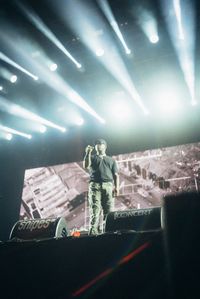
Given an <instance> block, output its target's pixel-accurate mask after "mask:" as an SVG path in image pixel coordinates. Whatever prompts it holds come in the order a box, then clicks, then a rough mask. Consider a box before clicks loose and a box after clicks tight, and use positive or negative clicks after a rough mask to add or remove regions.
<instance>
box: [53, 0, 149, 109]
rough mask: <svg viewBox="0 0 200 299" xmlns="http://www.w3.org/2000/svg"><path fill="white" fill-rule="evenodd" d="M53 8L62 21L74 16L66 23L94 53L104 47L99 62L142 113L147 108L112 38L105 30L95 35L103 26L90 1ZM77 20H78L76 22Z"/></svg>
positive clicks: (74, 2)
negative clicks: (65, 7) (99, 34)
mask: <svg viewBox="0 0 200 299" xmlns="http://www.w3.org/2000/svg"><path fill="white" fill-rule="evenodd" d="M55 9H60V11H59V13H60V15H61V16H62V17H63V21H65V22H68V15H67V14H69V15H73V16H74V18H73V19H71V18H70V21H69V23H68V26H70V27H71V28H72V30H74V31H75V32H76V34H77V35H78V36H80V37H81V40H82V41H83V43H84V44H85V45H86V46H87V47H88V48H89V49H90V50H91V51H92V53H94V54H95V53H96V49H99V48H102V49H104V52H105V53H104V55H103V59H102V57H101V59H100V60H99V61H100V63H102V64H103V66H104V67H105V68H106V69H107V71H108V72H109V73H111V75H112V76H113V77H114V78H115V79H116V80H117V81H118V82H119V83H120V84H121V85H122V86H123V87H124V88H125V89H126V91H127V92H128V93H129V94H130V95H131V97H132V99H133V100H134V101H135V102H136V103H137V104H138V105H139V106H140V108H141V109H142V110H143V112H144V113H147V109H146V107H145V106H144V103H143V101H142V99H141V97H140V95H139V93H138V91H137V89H136V87H135V85H134V84H133V82H132V79H131V77H130V75H129V73H128V71H127V68H126V66H125V64H124V62H123V60H122V58H121V56H120V53H119V51H118V49H117V47H116V46H115V44H114V41H113V39H112V38H111V36H110V35H109V33H108V32H107V31H106V28H105V30H104V34H103V36H102V37H101V38H99V36H97V34H96V31H97V29H99V28H104V27H105V26H104V22H103V20H102V19H101V17H100V15H98V14H94V13H93V10H92V3H90V5H88V2H87V1H79V2H78V1H71V0H70V1H68V2H67V9H64V8H63V6H62V5H60V6H59V7H56V6H55ZM77 20H79V21H78V22H77Z"/></svg>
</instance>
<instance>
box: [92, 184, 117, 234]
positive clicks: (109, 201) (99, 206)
mask: <svg viewBox="0 0 200 299" xmlns="http://www.w3.org/2000/svg"><path fill="white" fill-rule="evenodd" d="M88 201H89V213H90V229H89V234H91V235H97V234H99V233H101V229H100V216H101V211H102V210H103V223H104V222H105V218H106V216H107V214H108V213H109V212H111V211H112V210H113V209H114V197H113V183H111V182H104V183H95V182H90V183H89V191H88Z"/></svg>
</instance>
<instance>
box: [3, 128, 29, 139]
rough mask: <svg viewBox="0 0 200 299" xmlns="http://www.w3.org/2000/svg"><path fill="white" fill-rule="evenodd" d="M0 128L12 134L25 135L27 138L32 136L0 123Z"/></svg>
mask: <svg viewBox="0 0 200 299" xmlns="http://www.w3.org/2000/svg"><path fill="white" fill-rule="evenodd" d="M0 130H2V131H4V132H8V133H10V134H14V135H19V136H22V137H25V138H27V139H31V138H32V136H31V135H30V134H26V133H24V132H21V131H17V130H15V129H12V128H8V127H6V126H2V125H0Z"/></svg>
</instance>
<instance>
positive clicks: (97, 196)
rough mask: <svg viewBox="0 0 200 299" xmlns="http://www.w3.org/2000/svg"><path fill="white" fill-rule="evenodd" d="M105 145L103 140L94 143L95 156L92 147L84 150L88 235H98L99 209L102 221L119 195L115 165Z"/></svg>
mask: <svg viewBox="0 0 200 299" xmlns="http://www.w3.org/2000/svg"><path fill="white" fill-rule="evenodd" d="M106 149H107V143H106V141H105V140H104V139H98V140H96V142H95V151H96V154H94V155H92V151H93V150H94V147H93V146H90V145H88V146H87V147H86V149H85V157H84V161H83V167H84V168H85V169H88V170H89V173H90V182H89V190H88V201H89V212H90V230H89V234H91V235H97V234H99V233H100V229H99V220H100V215H101V209H102V210H103V220H104V222H105V218H106V216H107V214H108V213H109V212H111V211H112V210H113V208H114V196H117V195H118V194H119V175H118V169H117V163H116V161H115V160H114V159H113V158H112V157H109V156H107V155H106Z"/></svg>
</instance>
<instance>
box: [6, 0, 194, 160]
mask: <svg viewBox="0 0 200 299" xmlns="http://www.w3.org/2000/svg"><path fill="white" fill-rule="evenodd" d="M73 1H74V2H82V4H83V3H84V4H87V5H88V6H89V7H91V13H92V15H93V16H97V15H100V17H101V19H102V20H103V21H104V23H102V24H103V25H102V26H103V27H102V28H98V26H97V27H96V31H97V32H103V35H104V33H105V32H106V31H108V32H109V34H110V36H111V38H112V41H113V43H114V44H115V45H116V46H117V48H118V51H119V53H120V56H121V58H122V60H123V63H124V65H125V67H126V69H127V71H128V73H129V75H130V77H131V79H132V82H134V84H135V86H136V88H137V90H138V92H139V94H140V95H141V98H142V99H143V102H144V104H145V106H146V107H147V108H148V109H149V110H150V111H151V113H150V115H148V116H145V115H144V114H143V112H142V111H141V109H140V108H139V107H138V105H137V104H136V103H135V102H134V100H133V99H131V98H130V95H129V94H128V93H127V91H126V90H125V89H124V87H123V86H122V84H120V83H119V82H118V80H116V78H114V76H113V75H111V74H110V73H109V71H108V70H107V69H106V68H105V67H104V66H103V65H102V64H101V63H100V60H101V59H103V57H101V58H98V57H96V56H95V55H94V53H92V52H91V51H90V50H89V49H88V48H87V47H86V45H85V44H84V43H83V39H84V37H81V36H78V35H77V33H75V32H73V30H72V29H71V28H70V26H67V22H64V20H63V19H62V18H61V17H60V15H59V13H58V12H59V11H60V10H59V9H65V10H66V18H68V19H67V21H68V23H70V21H71V20H72V19H76V18H77V16H76V15H73V14H70V12H69V10H68V5H69V3H70V2H71V0H69V1H68V0H65V1H64V0H57V1H55V0H41V1H35V0H26V1H23V2H21V3H23V4H24V5H25V6H26V7H28V8H30V9H31V10H33V11H34V12H35V13H36V14H37V15H38V16H39V18H40V19H41V20H42V21H43V23H44V24H45V25H46V26H47V27H48V28H49V29H50V30H51V31H52V32H53V33H54V35H55V36H56V37H57V38H58V39H59V41H60V42H61V43H62V44H63V45H64V46H65V47H66V49H67V50H68V51H69V52H70V53H71V54H72V55H73V56H74V57H75V58H76V59H77V60H78V61H79V62H81V64H82V65H83V69H82V70H78V69H77V68H76V66H75V65H74V64H73V63H72V61H71V60H70V59H69V58H67V57H66V56H65V55H64V54H63V53H62V52H61V51H60V50H59V49H58V48H57V47H56V46H55V45H54V44H53V43H52V42H51V41H50V40H49V39H48V38H47V37H46V36H45V35H44V34H43V33H42V32H41V31H39V30H38V29H37V28H36V27H35V26H34V25H33V24H32V23H31V22H30V20H28V18H27V17H26V16H25V15H24V14H23V13H22V11H21V9H20V7H19V5H18V1H10V0H5V1H1V10H0V41H1V42H0V52H2V53H4V54H5V55H7V56H8V57H9V58H11V59H12V60H14V61H15V62H17V63H18V64H20V65H21V66H23V67H24V68H26V69H28V70H29V71H30V72H33V71H32V66H31V65H28V63H27V61H26V60H25V59H24V56H23V55H21V54H22V53H21V52H20V48H19V46H20V45H21V43H23V41H24V49H23V51H24V52H25V53H26V55H27V56H29V57H30V58H32V59H35V60H37V57H38V56H37V53H38V52H39V53H45V57H49V58H50V59H51V60H52V61H54V62H56V63H57V65H58V70H57V72H58V74H59V76H61V77H62V78H63V79H64V81H65V82H66V83H67V84H69V85H70V86H71V87H72V88H73V89H74V90H76V91H77V92H78V93H79V94H80V95H81V96H82V97H83V98H84V99H85V100H86V102H87V103H88V104H89V105H90V106H91V107H92V108H93V109H94V110H95V111H96V112H97V113H98V114H99V115H100V116H102V117H103V118H105V119H106V124H105V125H102V124H100V123H98V121H97V120H96V119H95V118H94V117H93V116H91V115H89V114H88V113H87V112H85V111H83V110H82V109H81V108H76V109H77V111H78V112H79V113H80V114H81V115H82V117H83V118H84V120H85V123H84V125H83V126H82V127H77V126H72V125H70V126H69V130H68V132H67V133H66V134H63V133H61V132H59V131H57V130H55V129H49V130H48V132H47V133H46V134H44V135H41V134H40V133H33V139H32V140H24V138H22V137H20V136H19V137H15V139H14V140H12V142H8V141H3V140H2V141H1V145H2V144H4V145H5V144H6V145H5V148H6V150H9V151H12V152H13V151H15V152H16V151H18V153H19V155H21V154H20V153H23V155H28V152H29V156H30V157H31V158H32V161H34V162H32V163H33V164H34V165H36V164H37V165H40V164H42V163H44V164H45V163H54V162H53V161H50V156H51V157H52V156H54V157H55V155H60V157H61V158H60V159H61V160H65V159H66V152H68V155H69V156H70V158H69V160H74V159H76V158H78V159H79V158H80V157H81V153H82V152H83V148H84V146H85V145H86V144H87V143H91V142H92V141H93V139H94V138H95V137H96V136H98V137H99V136H103V137H104V138H107V139H109V140H110V143H111V145H112V148H111V153H113V154H114V153H117V152H128V151H134V150H139V149H141V148H151V147H156V146H167V145H173V144H175V143H184V142H193V141H195V140H197V139H198V138H199V133H198V131H199V115H200V114H199V112H200V111H199V108H198V105H197V106H196V107H195V108H194V107H191V105H190V101H189V98H190V94H189V90H188V88H187V85H186V84H185V81H184V77H183V73H182V71H181V68H180V66H179V63H178V59H177V55H176V53H175V50H174V48H173V45H172V41H171V39H170V37H169V33H168V31H167V27H166V22H165V21H166V20H165V17H164V15H163V12H162V10H161V2H163V0H161V1H157V0H147V1H142V0H140V1H136V0H132V1H131V0H129V1H128V0H109V1H108V2H109V4H110V7H111V10H112V12H113V15H114V17H115V19H116V21H117V23H118V24H119V27H120V30H121V32H122V34H123V36H124V38H125V40H126V42H127V44H128V45H129V48H130V49H131V50H132V51H133V52H134V54H133V55H130V56H127V55H126V54H125V53H124V50H123V47H122V46H121V44H120V42H119V40H118V38H117V37H116V35H115V34H114V32H113V30H112V28H111V26H109V23H108V21H107V20H106V18H105V16H104V15H103V13H102V11H101V10H100V8H99V6H98V4H97V1H95V0H79V1H78V0H73ZM164 2H165V1H164ZM181 2H188V1H181ZM189 2H192V1H189ZM139 6H140V7H142V8H145V9H147V10H148V11H150V12H152V14H153V15H154V17H155V18H156V20H157V22H158V33H159V37H160V41H159V43H158V44H152V43H150V42H149V40H148V39H147V37H146V36H145V35H144V33H143V31H142V30H141V27H140V26H139V24H138V21H137V15H136V14H134V11H137V9H138V7H139ZM56 7H57V8H59V9H56ZM194 7H195V15H196V22H195V32H196V34H195V80H196V81H195V83H196V99H197V100H200V89H199V86H200V84H199V83H200V76H199V70H200V60H199V50H200V47H199V16H198V11H199V10H198V9H199V1H194ZM77 22H79V19H78V18H77ZM94 26H95V25H94ZM85 35H87V32H85ZM27 41H28V43H27ZM13 45H14V46H13ZM112 63H113V64H115V57H114V56H113V61H112ZM0 67H1V68H3V69H7V70H9V71H10V72H14V73H15V74H16V75H17V76H18V81H17V82H16V84H11V83H10V82H9V81H6V80H5V79H4V78H3V77H1V78H0V85H1V86H3V88H4V89H3V90H2V91H0V95H1V96H2V97H4V98H6V100H8V101H9V103H16V104H19V105H21V106H22V107H24V108H26V109H29V110H30V111H32V112H34V113H36V114H38V115H40V116H41V117H44V118H46V119H48V120H51V121H53V122H55V123H57V124H59V125H60V126H66V124H67V120H66V119H67V118H68V117H69V115H68V113H69V111H71V109H73V107H74V106H75V105H74V104H73V103H71V102H70V101H69V100H67V98H65V97H64V96H63V95H61V94H59V92H58V91H57V90H55V88H53V82H52V83H51V84H52V86H51V85H50V84H47V83H46V82H45V78H40V79H39V80H38V81H34V80H33V79H32V78H30V77H28V76H27V75H26V74H24V73H23V72H21V71H20V70H17V69H16V68H14V67H13V66H10V65H9V64H8V63H7V62H4V61H2V60H0ZM175 80H176V84H177V85H178V86H179V95H180V97H181V101H182V105H183V107H184V112H183V114H182V117H181V119H180V120H179V121H177V120H171V119H170V118H169V119H168V118H167V119H164V118H163V119H162V117H161V116H160V114H159V113H158V112H157V110H156V107H155V99H154V96H155V93H154V94H153V93H151V88H152V84H154V88H158V89H159V87H160V86H161V85H162V87H163V88H164V89H163V94H162V93H161V94H160V97H161V98H162V97H163V101H166V99H165V97H164V93H165V90H166V92H167V91H169V90H171V93H173V88H172V86H170V84H172V85H173V84H174V82H175ZM152 82H153V83H152ZM117 94H123V95H125V97H127V99H128V100H129V102H131V109H133V122H132V123H131V124H130V125H129V126H128V127H127V126H124V124H123V123H120V124H119V123H118V124H117V125H116V124H113V122H112V120H113V109H114V107H113V108H112V106H111V107H110V105H109V101H110V98H111V97H112V98H113V97H115V95H117ZM1 110H2V111H0V120H1V121H0V122H1V124H3V125H4V126H8V127H12V128H15V129H17V130H21V131H24V132H27V133H29V130H28V125H27V121H24V120H22V119H21V118H20V117H17V116H14V115H9V114H8V113H7V112H5V111H3V109H1ZM106 110H107V114H105V111H106ZM108 142H109V141H108ZM8 148H9V149H8ZM60 148H62V150H60ZM65 149H66V152H65ZM49 152H51V155H50V154H49ZM69 152H70V154H69ZM38 153H39V154H38ZM47 157H49V159H47ZM44 161H45V162H44ZM57 162H59V161H58V158H57Z"/></svg>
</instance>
